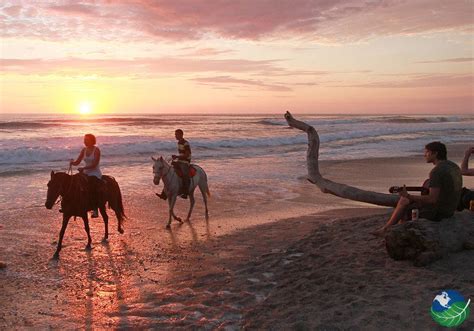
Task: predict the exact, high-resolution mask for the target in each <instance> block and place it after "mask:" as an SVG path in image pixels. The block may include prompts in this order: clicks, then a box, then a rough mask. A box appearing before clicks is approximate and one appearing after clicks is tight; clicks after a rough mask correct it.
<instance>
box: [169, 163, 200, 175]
mask: <svg viewBox="0 0 474 331" xmlns="http://www.w3.org/2000/svg"><path fill="white" fill-rule="evenodd" d="M174 171H176V174H177V175H178V177H179V178H183V172H182V171H181V169H180V168H177V167H175V168H174ZM196 173H197V171H196V168H194V166H193V165H190V166H189V173H188V177H189V178H192V177H194V176H196Z"/></svg>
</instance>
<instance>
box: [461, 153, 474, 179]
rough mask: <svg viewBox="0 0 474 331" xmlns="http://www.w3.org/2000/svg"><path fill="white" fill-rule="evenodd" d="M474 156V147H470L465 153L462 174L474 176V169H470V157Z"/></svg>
mask: <svg viewBox="0 0 474 331" xmlns="http://www.w3.org/2000/svg"><path fill="white" fill-rule="evenodd" d="M471 154H474V147H470V148H468V149H467V150H466V152H465V153H464V159H463V160H462V163H461V173H462V174H463V175H464V176H474V168H471V169H469V157H470V156H471Z"/></svg>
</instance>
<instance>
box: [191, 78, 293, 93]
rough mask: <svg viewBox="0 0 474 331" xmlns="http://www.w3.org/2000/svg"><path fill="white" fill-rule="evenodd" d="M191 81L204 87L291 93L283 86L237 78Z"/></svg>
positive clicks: (195, 79)
mask: <svg viewBox="0 0 474 331" xmlns="http://www.w3.org/2000/svg"><path fill="white" fill-rule="evenodd" d="M192 80H193V81H196V82H198V83H201V84H204V85H213V86H219V87H222V85H231V86H236V87H242V86H255V87H261V88H263V89H265V90H269V91H278V92H289V91H292V89H291V88H289V87H287V86H283V85H276V84H267V83H264V82H262V81H258V80H250V79H238V78H233V77H230V76H217V77H205V78H194V79H192Z"/></svg>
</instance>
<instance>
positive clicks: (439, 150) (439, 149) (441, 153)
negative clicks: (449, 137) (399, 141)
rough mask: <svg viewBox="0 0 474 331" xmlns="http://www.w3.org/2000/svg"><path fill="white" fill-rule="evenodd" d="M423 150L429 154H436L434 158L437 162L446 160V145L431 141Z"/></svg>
mask: <svg viewBox="0 0 474 331" xmlns="http://www.w3.org/2000/svg"><path fill="white" fill-rule="evenodd" d="M425 148H426V149H427V150H429V151H431V152H436V158H437V159H438V160H446V159H447V155H448V151H447V150H446V145H445V144H443V143H441V142H439V141H433V142H431V143H429V144H427V145H426V146H425Z"/></svg>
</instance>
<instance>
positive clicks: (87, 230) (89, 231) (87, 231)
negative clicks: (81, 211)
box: [82, 214, 92, 250]
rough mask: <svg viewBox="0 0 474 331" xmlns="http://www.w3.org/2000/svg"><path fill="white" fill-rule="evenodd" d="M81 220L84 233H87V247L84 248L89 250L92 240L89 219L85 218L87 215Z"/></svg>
mask: <svg viewBox="0 0 474 331" xmlns="http://www.w3.org/2000/svg"><path fill="white" fill-rule="evenodd" d="M82 220H83V221H84V229H85V230H86V233H87V246H86V249H87V250H89V249H92V246H91V244H92V238H91V230H90V228H89V218H88V216H87V214H86V215H85V216H83V217H82Z"/></svg>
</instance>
